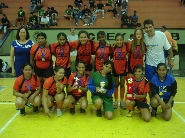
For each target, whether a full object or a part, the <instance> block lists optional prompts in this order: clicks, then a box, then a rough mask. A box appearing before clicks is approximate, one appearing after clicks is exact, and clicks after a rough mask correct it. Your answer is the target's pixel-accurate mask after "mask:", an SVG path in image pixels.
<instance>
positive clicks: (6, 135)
mask: <svg viewBox="0 0 185 138" xmlns="http://www.w3.org/2000/svg"><path fill="white" fill-rule="evenodd" d="M14 80H15V79H14V78H9V79H0V84H1V86H6V88H5V89H4V90H2V91H0V138H53V137H54V138H61V137H64V138H122V137H124V138H140V137H142V138H173V137H174V138H185V112H184V109H185V99H184V91H185V87H183V86H182V85H183V83H184V82H185V79H184V78H177V82H178V93H177V96H176V97H175V105H174V108H173V115H172V119H171V120H170V121H168V122H166V121H164V120H163V119H162V117H161V109H160V108H159V110H158V115H157V117H156V118H152V119H151V121H150V122H148V123H146V122H144V121H143V120H142V119H141V115H140V113H139V111H138V110H136V111H135V112H134V115H133V117H132V118H127V117H126V114H127V111H126V110H121V109H120V108H118V109H116V110H115V112H114V118H113V120H107V119H105V118H104V117H100V118H98V117H96V113H95V108H94V106H93V105H92V104H89V107H88V109H87V110H86V113H85V114H80V113H79V106H78V105H76V114H75V115H70V114H69V110H68V109H66V111H65V112H64V113H63V115H62V116H61V117H57V116H56V115H55V113H52V114H51V117H47V116H45V115H44V112H43V110H41V109H40V112H39V113H38V114H33V113H32V108H29V107H26V112H27V115H26V116H24V117H22V116H20V115H19V111H17V110H15V106H14V99H15V97H14V96H13V95H12V85H13V83H14ZM88 101H89V102H91V99H90V93H88Z"/></svg>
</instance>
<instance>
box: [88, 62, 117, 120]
mask: <svg viewBox="0 0 185 138" xmlns="http://www.w3.org/2000/svg"><path fill="white" fill-rule="evenodd" d="M112 68H113V63H112V61H110V60H107V61H105V63H104V64H103V68H102V70H99V71H96V72H94V73H93V74H92V76H91V78H90V80H89V82H88V89H89V91H90V92H91V93H92V102H93V104H94V106H95V108H96V109H97V110H96V115H97V117H101V116H102V112H101V107H102V106H103V109H104V111H105V116H106V118H107V119H108V120H111V119H112V118H113V112H114V107H113V98H112V94H113V93H114V89H115V82H114V77H113V75H112V74H111V70H112Z"/></svg>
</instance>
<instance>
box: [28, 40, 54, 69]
mask: <svg viewBox="0 0 185 138" xmlns="http://www.w3.org/2000/svg"><path fill="white" fill-rule="evenodd" d="M30 54H31V55H33V58H34V60H35V66H36V67H38V68H39V69H47V68H50V67H52V54H51V49H50V46H49V47H40V46H39V45H38V44H34V45H33V46H32V47H31V50H30ZM43 58H44V61H42V59H43Z"/></svg>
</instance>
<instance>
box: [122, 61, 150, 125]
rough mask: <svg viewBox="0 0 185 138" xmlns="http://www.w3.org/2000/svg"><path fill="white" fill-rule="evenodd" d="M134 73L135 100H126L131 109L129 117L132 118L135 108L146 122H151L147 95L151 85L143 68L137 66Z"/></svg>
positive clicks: (126, 104)
mask: <svg viewBox="0 0 185 138" xmlns="http://www.w3.org/2000/svg"><path fill="white" fill-rule="evenodd" d="M133 73H134V83H133V98H134V99H133V100H132V99H130V100H125V106H126V107H127V108H128V109H129V112H128V114H127V117H132V114H133V111H134V107H135V106H137V108H138V109H139V110H140V111H141V115H142V118H143V119H144V121H146V122H149V121H150V118H151V113H150V111H149V106H148V104H147V99H146V96H147V93H148V92H149V89H150V88H149V83H148V80H146V79H145V78H144V77H143V66H142V65H139V64H137V65H135V67H134V68H133Z"/></svg>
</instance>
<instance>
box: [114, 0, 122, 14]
mask: <svg viewBox="0 0 185 138" xmlns="http://www.w3.org/2000/svg"><path fill="white" fill-rule="evenodd" d="M115 4H116V8H117V10H118V13H120V12H121V4H122V0H115ZM118 15H119V14H118Z"/></svg>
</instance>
